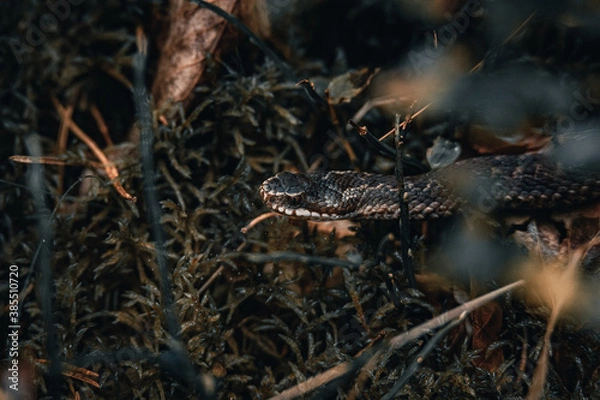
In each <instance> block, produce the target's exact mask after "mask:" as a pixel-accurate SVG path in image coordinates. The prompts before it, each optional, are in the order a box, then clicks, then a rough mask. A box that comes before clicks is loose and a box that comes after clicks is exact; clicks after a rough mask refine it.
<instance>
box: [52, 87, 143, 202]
mask: <svg viewBox="0 0 600 400" xmlns="http://www.w3.org/2000/svg"><path fill="white" fill-rule="evenodd" d="M52 102H53V103H54V106H55V107H56V109H57V111H58V113H59V114H60V115H61V118H63V119H64V121H65V124H68V126H69V129H71V132H73V133H74V134H75V136H77V137H78V138H79V139H80V140H81V141H82V142H83V143H85V144H86V146H87V147H89V149H90V150H91V151H92V153H94V155H95V156H96V158H98V160H99V161H100V162H101V163H102V166H103V167H104V172H105V173H106V176H108V178H109V179H110V180H111V182H112V184H113V187H114V188H115V190H116V191H117V192H118V193H119V194H120V195H121V196H122V197H124V198H125V199H126V200H128V201H131V202H132V203H135V202H136V201H137V199H136V198H135V197H134V196H132V195H130V194H129V193H127V191H126V190H125V188H124V187H123V186H122V185H121V182H120V181H119V180H118V178H119V170H118V169H117V167H116V166H115V164H114V163H113V162H112V161H111V160H109V159H108V157H106V155H105V154H104V152H103V151H102V150H100V148H99V147H98V145H97V144H96V143H95V142H94V141H93V140H92V139H91V138H90V137H89V136H88V135H86V134H85V132H84V131H83V130H82V129H81V128H80V127H79V126H78V125H77V124H76V123H75V122H74V121H73V120H71V119H67V113H66V109H65V108H64V107H63V105H62V104H60V102H59V101H58V99H57V98H56V97H52Z"/></svg>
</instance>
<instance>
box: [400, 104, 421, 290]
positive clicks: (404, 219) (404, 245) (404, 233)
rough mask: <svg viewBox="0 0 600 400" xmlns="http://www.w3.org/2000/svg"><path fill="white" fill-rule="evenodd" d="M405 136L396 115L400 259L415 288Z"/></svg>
mask: <svg viewBox="0 0 600 400" xmlns="http://www.w3.org/2000/svg"><path fill="white" fill-rule="evenodd" d="M405 135H406V130H405V128H402V131H401V130H400V115H399V114H396V135H395V143H396V171H395V172H396V181H397V183H398V204H400V218H399V219H398V225H399V228H400V239H401V241H400V242H401V243H400V251H401V253H400V254H401V258H402V266H403V267H404V275H405V278H406V279H407V280H408V284H409V285H410V287H413V288H414V287H416V286H417V282H416V281H415V271H414V268H413V262H412V258H411V257H410V255H409V253H408V249H409V248H410V247H411V246H412V243H411V242H412V240H411V237H410V221H409V216H408V204H407V203H406V199H405V198H404V196H405V193H406V192H405V190H404V164H403V162H402V153H403V149H402V146H403V144H404V137H405Z"/></svg>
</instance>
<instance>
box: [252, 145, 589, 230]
mask: <svg viewBox="0 0 600 400" xmlns="http://www.w3.org/2000/svg"><path fill="white" fill-rule="evenodd" d="M404 188H405V195H404V200H405V201H406V202H407V204H408V208H409V217H410V219H413V220H427V219H435V218H442V217H448V216H451V215H453V214H456V213H458V212H462V211H463V210H464V208H465V207H466V205H469V207H475V208H476V209H477V210H479V211H482V212H485V213H488V212H492V211H495V210H515V211H526V210H540V209H557V208H563V209H564V208H568V207H572V206H577V205H582V204H584V203H589V202H592V201H595V200H600V178H598V174H596V173H592V172H589V171H586V170H583V169H577V168H565V167H561V166H560V165H558V164H557V163H556V162H555V161H554V160H552V159H550V158H548V157H546V156H544V155H542V154H525V155H502V156H484V157H476V158H471V159H468V160H463V161H458V162H456V163H454V164H452V165H450V166H447V167H444V168H441V169H438V170H434V171H431V172H428V173H425V174H421V175H415V176H408V177H406V178H405V183H404ZM259 192H260V195H261V197H262V200H263V202H264V203H265V205H266V206H267V207H269V208H270V209H272V210H273V211H276V212H278V213H281V214H284V215H288V216H291V217H295V218H303V219H312V220H321V221H323V220H338V219H397V218H398V217H399V214H400V205H399V203H400V202H399V197H398V184H397V181H396V178H395V176H393V175H380V174H371V173H362V172H353V171H329V172H324V173H307V174H293V173H290V172H281V173H279V174H277V175H275V176H273V177H271V178H269V179H267V180H266V181H264V182H263V184H262V185H261V187H260V189H259Z"/></svg>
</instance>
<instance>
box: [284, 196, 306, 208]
mask: <svg viewBox="0 0 600 400" xmlns="http://www.w3.org/2000/svg"><path fill="white" fill-rule="evenodd" d="M287 199H288V202H289V204H290V206H294V207H299V206H300V205H302V202H303V201H302V196H287Z"/></svg>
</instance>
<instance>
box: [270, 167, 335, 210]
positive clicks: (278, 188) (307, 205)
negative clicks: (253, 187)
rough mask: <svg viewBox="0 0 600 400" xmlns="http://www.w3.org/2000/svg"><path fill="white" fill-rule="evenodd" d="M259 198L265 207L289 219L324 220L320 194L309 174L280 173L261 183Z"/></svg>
mask: <svg viewBox="0 0 600 400" xmlns="http://www.w3.org/2000/svg"><path fill="white" fill-rule="evenodd" d="M259 193H260V196H261V198H262V200H263V202H264V203H265V205H266V206H267V207H269V208H270V209H271V210H273V211H276V212H278V213H280V214H284V215H288V216H290V217H295V218H302V219H312V220H324V219H331V217H330V216H328V215H324V214H323V208H322V207H321V206H320V203H321V201H322V194H321V193H319V190H318V187H317V185H315V183H314V182H313V179H312V176H311V175H310V174H293V173H291V172H280V173H279V174H277V175H275V176H273V177H272V178H269V179H267V180H266V181H264V182H263V184H262V185H261V186H260V189H259Z"/></svg>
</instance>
